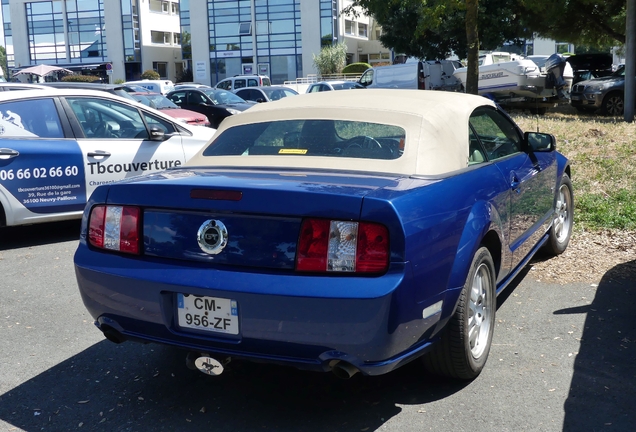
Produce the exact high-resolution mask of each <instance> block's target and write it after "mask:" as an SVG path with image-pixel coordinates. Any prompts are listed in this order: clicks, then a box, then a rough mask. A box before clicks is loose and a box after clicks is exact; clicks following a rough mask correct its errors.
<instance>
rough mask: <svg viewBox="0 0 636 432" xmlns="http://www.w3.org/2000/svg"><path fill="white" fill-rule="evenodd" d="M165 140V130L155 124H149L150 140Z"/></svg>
mask: <svg viewBox="0 0 636 432" xmlns="http://www.w3.org/2000/svg"><path fill="white" fill-rule="evenodd" d="M165 140H166V132H165V131H164V130H163V129H161V128H159V127H157V126H151V127H150V141H165Z"/></svg>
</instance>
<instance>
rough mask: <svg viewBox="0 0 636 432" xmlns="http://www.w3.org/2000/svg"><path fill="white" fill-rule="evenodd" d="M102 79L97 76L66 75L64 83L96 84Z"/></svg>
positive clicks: (63, 79)
mask: <svg viewBox="0 0 636 432" xmlns="http://www.w3.org/2000/svg"><path fill="white" fill-rule="evenodd" d="M100 79H101V78H100V77H98V76H95V75H75V74H72V75H65V76H64V77H62V81H64V82H87V83H91V82H95V81H99V80H100Z"/></svg>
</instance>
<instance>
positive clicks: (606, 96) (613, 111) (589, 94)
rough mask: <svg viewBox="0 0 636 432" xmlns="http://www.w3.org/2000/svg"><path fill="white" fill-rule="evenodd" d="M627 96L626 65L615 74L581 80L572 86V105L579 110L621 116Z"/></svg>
mask: <svg viewBox="0 0 636 432" xmlns="http://www.w3.org/2000/svg"><path fill="white" fill-rule="evenodd" d="M624 98H625V67H624V66H623V67H621V68H619V69H618V70H617V71H616V72H614V73H613V74H611V75H609V76H606V77H601V78H594V79H591V80H587V81H581V82H579V83H577V84H575V85H574V86H573V87H572V91H571V93H570V105H572V106H573V107H574V108H576V109H577V110H579V111H588V112H592V111H596V110H597V109H600V110H601V112H602V113H603V114H607V115H612V116H620V115H622V114H623V108H624V105H625V104H624Z"/></svg>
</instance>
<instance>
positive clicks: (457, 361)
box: [423, 246, 497, 380]
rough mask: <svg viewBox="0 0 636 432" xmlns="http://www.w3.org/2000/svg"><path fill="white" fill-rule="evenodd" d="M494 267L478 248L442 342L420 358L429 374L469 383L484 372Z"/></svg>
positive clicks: (492, 323)
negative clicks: (468, 381)
mask: <svg viewBox="0 0 636 432" xmlns="http://www.w3.org/2000/svg"><path fill="white" fill-rule="evenodd" d="M495 285H496V277H495V265H494V263H493V260H492V256H491V255H490V252H489V251H488V249H487V248H485V247H483V246H482V247H480V248H479V249H478V250H477V252H476V253H475V256H474V257H473V261H472V263H471V266H470V271H469V272H468V277H467V278H466V283H465V284H464V287H463V289H462V292H461V294H460V296H459V302H458V304H457V310H456V311H455V314H454V315H453V316H452V317H451V319H450V321H449V322H448V324H447V326H446V328H445V329H444V331H443V334H442V337H441V340H440V341H439V342H437V344H436V345H435V346H434V348H433V350H432V351H431V352H430V353H429V354H427V355H426V356H425V357H424V358H423V362H424V366H425V367H426V369H428V371H429V372H432V373H434V374H437V375H443V376H446V377H450V378H456V379H462V380H471V379H474V378H476V377H477V376H478V375H479V374H480V373H481V371H482V369H483V368H484V366H485V364H486V360H487V359H488V354H489V352H490V345H491V343H492V335H493V331H494V328H495V311H496V308H497V300H496V287H495Z"/></svg>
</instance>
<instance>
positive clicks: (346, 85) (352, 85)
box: [331, 82, 364, 90]
mask: <svg viewBox="0 0 636 432" xmlns="http://www.w3.org/2000/svg"><path fill="white" fill-rule="evenodd" d="M331 86H332V87H333V89H334V90H346V89H355V88H364V86H362V85H360V84H358V83H356V82H346V83H342V84H332V85H331Z"/></svg>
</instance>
